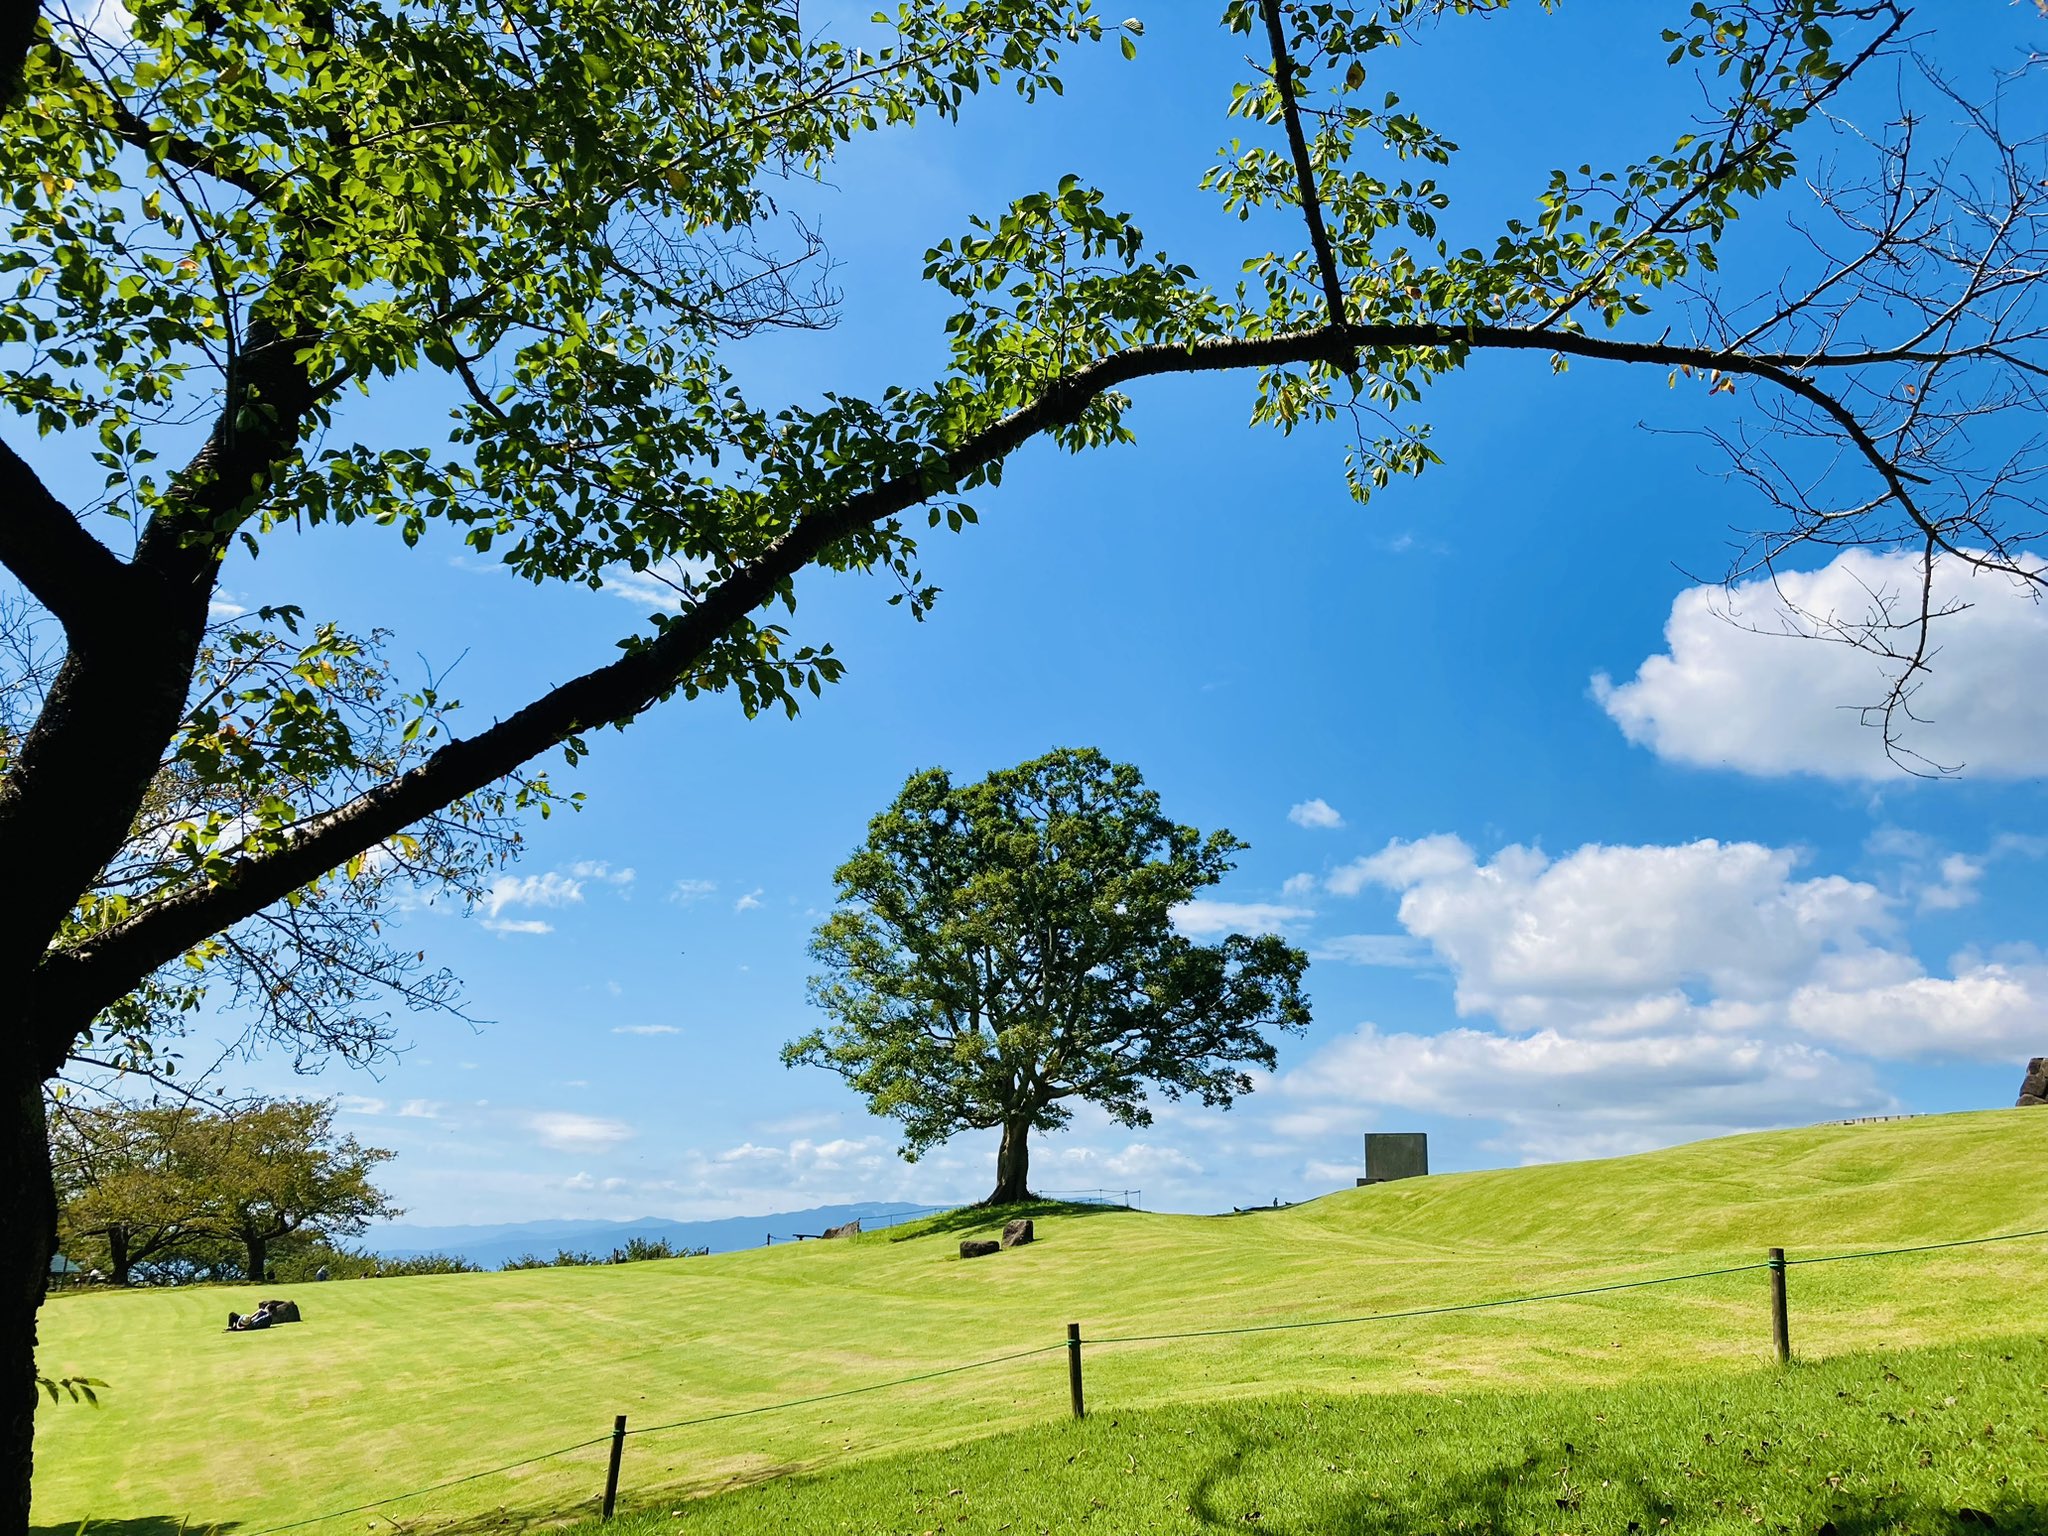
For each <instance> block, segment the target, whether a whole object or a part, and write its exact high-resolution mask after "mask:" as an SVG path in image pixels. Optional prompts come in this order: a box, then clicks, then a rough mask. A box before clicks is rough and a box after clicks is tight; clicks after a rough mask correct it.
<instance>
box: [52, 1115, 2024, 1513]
mask: <svg viewBox="0 0 2048 1536" xmlns="http://www.w3.org/2000/svg"><path fill="white" fill-rule="evenodd" d="M2044 1168H2048V1113H2042V1112H2040V1111H2035V1110H2011V1111H1999V1112H1992V1113H1984V1114H1972V1115H1955V1116H1943V1117H1932V1118H1927V1119H1920V1120H1912V1121H1904V1122H1895V1123H1887V1124H1878V1125H1864V1126H1826V1127H1815V1128H1812V1129H1808V1130H1800V1131H1786V1132H1774V1133H1769V1134H1764V1135H1756V1136H1743V1137H1733V1138H1729V1139H1726V1140H1720V1141H1713V1142H1704V1143H1698V1144H1695V1145H1692V1146H1686V1147H1679V1148H1674V1149H1672V1150H1669V1151H1665V1152H1659V1153H1653V1154H1648V1155H1645V1156H1640V1157H1632V1158H1622V1159H1615V1160H1611V1161H1605V1162H1595V1163H1578V1164H1568V1165H1558V1166H1552V1167H1544V1168H1535V1169H1518V1170H1510V1171H1503V1172H1495V1173H1482V1174H1463V1175H1451V1176H1441V1177H1436V1178H1431V1179H1427V1180H1419V1181H1413V1182H1410V1183H1405V1184H1397V1185H1387V1186H1381V1187H1378V1188H1374V1189H1364V1190H1347V1191H1344V1192H1341V1193H1338V1194H1335V1195H1332V1196H1329V1197H1327V1198H1325V1199H1322V1200H1318V1201H1315V1202H1312V1203H1310V1204H1308V1205H1304V1206H1298V1207H1295V1208H1293V1209H1290V1210H1284V1211H1273V1212H1263V1213H1258V1214H1252V1215H1246V1216H1234V1217H1206V1218H1204V1217H1178V1216H1154V1215H1145V1214H1136V1213H1124V1212H1105V1213H1101V1214H1092V1215H1078V1214H1076V1215H1064V1216H1063V1215H1054V1216H1051V1217H1049V1218H1047V1219H1045V1220H1044V1221H1042V1222H1041V1224H1040V1241H1039V1242H1037V1243H1036V1244H1034V1245H1032V1246H1030V1247H1028V1248H1023V1249H1018V1250H1013V1251H1011V1252H1007V1253H1003V1254H1000V1255H998V1256H996V1257H993V1258H988V1259H980V1260H974V1261H971V1262H962V1261H961V1260H959V1259H958V1258H957V1257H956V1256H955V1254H956V1246H957V1240H958V1238H959V1236H960V1235H961V1232H960V1231H959V1230H958V1229H954V1230H946V1231H942V1232H935V1233H932V1234H930V1235H927V1236H924V1237H918V1238H913V1239H911V1240H908V1241H903V1242H892V1241H889V1240H888V1239H887V1236H886V1235H876V1236H873V1237H869V1238H866V1239H863V1240H861V1241H859V1242H851V1243H806V1244H803V1245H801V1246H788V1247H777V1248H772V1249H766V1250H760V1251H755V1252H749V1253H739V1254H727V1255H721V1256H718V1257H715V1258H708V1259H690V1260H680V1261H675V1262H669V1263H655V1264H643V1265H628V1266H619V1267H606V1268H600V1269H584V1270H533V1271H521V1272H516V1273H511V1274H493V1275H473V1276H447V1277H428V1278H420V1279H410V1280H390V1281H357V1282H348V1283H335V1284H330V1285H326V1286H305V1287H299V1288H297V1289H296V1290H295V1291H294V1292H293V1294H294V1295H295V1297H296V1299H298V1300H299V1301H300V1302H301V1303H302V1304H303V1306H304V1307H305V1311H306V1315H307V1321H306V1322H305V1323H304V1324H302V1325H299V1326H297V1327H287V1328H282V1329H276V1330H273V1331H271V1332H269V1333H267V1334H256V1335H248V1336H231V1335H227V1334H224V1333H221V1332H220V1331H219V1329H220V1327H221V1324H222V1322H223V1320H224V1318H225V1314H226V1312H227V1310H228V1308H229V1307H230V1306H240V1305H242V1304H243V1303H245V1302H246V1301H247V1300H248V1298H249V1296H250V1292H248V1291H246V1290H231V1289H202V1290H191V1291H180V1292H149V1293H129V1294H121V1295H111V1294H101V1295H81V1296H75V1297H65V1298H60V1299H58V1300H57V1301H55V1302H53V1303H52V1304H51V1305H50V1306H49V1307H48V1308H47V1309H46V1310H45V1313H44V1318H43V1330H42V1332H43V1348H42V1352H41V1359H42V1363H43V1367H44V1369H45V1371H47V1372H48V1373H50V1374H53V1375H63V1374H70V1373H84V1374H89V1375H93V1376H98V1377H101V1378H104V1379H105V1380H107V1381H108V1382H109V1383H110V1386H109V1389H108V1390H107V1391H106V1392H105V1393H103V1394H102V1396H103V1399H104V1402H105V1407H104V1408H102V1409H101V1410H99V1411H97V1412H94V1411H93V1410H90V1409H86V1408H82V1407H76V1406H73V1405H70V1404H63V1405H59V1406H56V1407H52V1408H48V1409H46V1410H45V1411H44V1413H43V1415H42V1419H41V1424H40V1433H39V1438H38V1445H37V1457H38V1475H37V1505H36V1517H37V1520H38V1522H39V1523H42V1524H47V1525H49V1526H52V1527H63V1528H65V1529H67V1530H75V1529H76V1527H77V1525H78V1523H79V1522H80V1521H81V1520H84V1519H87V1518H91V1519H94V1520H107V1521H115V1520H129V1521H148V1520H153V1519H157V1518H162V1519H165V1520H168V1521H170V1522H173V1528H175V1523H176V1522H179V1521H190V1522H192V1523H194V1524H202V1525H203V1524H209V1523H215V1522H235V1523H236V1524H238V1525H239V1527H240V1528H241V1529H242V1530H243V1531H245V1532H254V1531H256V1530H260V1529H262V1528H264V1527H267V1526H269V1525H272V1524H276V1523H282V1522H286V1521H292V1520H297V1519H300V1518H302V1517H305V1516H310V1515H315V1514H319V1513H321V1512H323V1511H326V1510H330V1509H338V1508H342V1507H344V1506H348V1505H352V1504H357V1503H361V1502H364V1501H367V1500H371V1499H377V1498H381V1497H382V1496H384V1495H386V1494H390V1493H397V1492H401V1491H403V1490H406V1489H408V1488H416V1487H421V1486H424V1485H426V1484H429V1483H434V1482H437V1481H441V1480H443V1479H447V1478H451V1477H456V1476H460V1475H462V1474H464V1473H468V1472H470V1471H473V1470H476V1469H478V1468H481V1467H487V1466H491V1465H493V1464H495V1463H499V1462H509V1461H513V1460H515V1459H517V1458H520V1457H524V1456H530V1455H533V1454H536V1453H538V1452H542V1451H547V1450H550V1449H553V1448H555V1447H558V1446H562V1445H566V1444H569V1443H571V1442H573V1441H578V1440H582V1439H585V1438H588V1437H591V1436H597V1435H601V1434H603V1433H604V1432H605V1431H606V1430H607V1429H608V1428H609V1427H610V1424H611V1417H612V1415H613V1414H614V1413H619V1412H623V1413H626V1414H628V1415H629V1417H630V1421H631V1423H632V1425H633V1426H634V1427H636V1428H637V1427H641V1426H647V1425H652V1424H658V1423H663V1422H667V1421H669V1420H674V1419H683V1418H692V1417H696V1416H699V1415H704V1414H712V1413H718V1412H722V1411H727V1410H732V1409H741V1408H748V1407H753V1406H757V1405H762V1404H767V1403H773V1402H777V1401H779V1400H783V1399H788V1398H797V1397H804V1396H809V1395H813V1394H819V1393H826V1392H832V1391H835V1390H840V1389H844V1388H848V1387H855V1386H860V1385H863V1384H865V1383H869V1382H874V1381H879V1380H883V1379H887V1378H890V1377H894V1376H900V1375H910V1374H913V1373H916V1372H919V1371H925V1370H931V1369H935V1368H938V1367H942V1366H949V1365H954V1364H957V1363H960V1362H964V1361H970V1360H976V1359H981V1358H985V1357H989V1356H995V1355H1002V1354H1006V1353H1009V1352H1012V1351H1017V1350H1023V1349H1031V1348H1034V1347H1037V1346H1043V1345H1052V1344H1056V1343H1057V1342H1058V1341H1059V1340H1060V1339H1061V1338H1062V1337H1063V1336H1064V1326H1065V1324H1066V1323H1067V1322H1068V1321H1069V1320H1075V1321H1078V1322H1080V1323H1081V1324H1082V1325H1083V1328H1084V1330H1085V1331H1086V1333H1087V1334H1088V1335H1089V1336H1091V1337H1094V1338H1107V1337H1109V1336H1112V1335H1120V1334H1156V1333H1163V1332H1173V1331H1181V1330H1186V1329H1198V1328H1219V1327H1236V1326H1243V1325H1247V1324H1259V1323H1273V1322H1291V1321H1298V1320H1306V1319H1315V1318H1325V1317H1342V1316H1350V1315H1355V1314H1360V1313H1373V1312H1388V1311H1400V1310H1407V1309H1412V1308H1421V1307H1430V1306H1443V1305H1455V1304H1460V1303H1468V1302H1475V1301H1486V1300H1491V1299H1494V1298H1500V1297H1509V1296H1516V1295H1523V1294H1528V1293H1532V1292H1547V1291H1559V1290H1568V1289H1572V1288H1575V1287H1579V1286H1586V1285H1597V1284H1600V1283H1603V1282H1609V1281H1614V1280H1627V1279H1639V1278H1647V1277H1651V1276H1658V1275H1665V1274H1677V1273H1683V1272H1687V1271H1693V1270H1704V1269H1713V1268H1718V1267H1722V1266H1725V1265H1733V1264H1743V1263H1750V1262H1754V1261H1755V1260H1757V1259H1759V1258H1760V1257H1761V1256H1762V1253H1763V1250H1764V1249H1765V1248H1766V1247H1768V1246H1770V1245H1772V1244H1778V1245H1782V1246H1784V1247H1786V1248H1787V1249H1789V1250H1791V1252H1792V1254H1793V1256H1794V1257H1795V1258H1797V1257H1799V1256H1800V1255H1802V1254H1808V1255H1811V1254H1820V1253H1827V1252H1837V1251H1841V1250H1844V1249H1854V1248H1864V1247H1890V1246H1898V1245H1906V1244H1912V1243H1923V1242H1934V1241H1942V1240H1947V1239H1953V1238H1966V1237H1978V1236H1988V1235H1991V1234H1994V1233H2000V1232H2009V1231H2017V1230H2022V1229H2034V1228H2048V1180H2043V1178H2042V1177H2041V1174H2042V1171H2043V1169H2044ZM1792 1293H1793V1317H1792V1325H1793V1337H1794V1343H1795V1346H1796V1348H1797V1349H1798V1350H1799V1351H1800V1352H1801V1353H1802V1354H1803V1355H1805V1356H1807V1357H1809V1358H1819V1357H1823V1356H1834V1355H1841V1354H1845V1353H1848V1352H1851V1351H1855V1350H1867V1349H1871V1348H1877V1347H1883V1348H1893V1347H1897V1348H1906V1347H1912V1346H1917V1345H1925V1344H1936V1343H1951V1342H1955V1341H1959V1340H1968V1339H1973V1338H1990V1337H1995V1336H2000V1335H2006V1334H2011V1333H2013V1332H2014V1331H2015V1330H2023V1329H2025V1328H2026V1327H2027V1326H2028V1324H2029V1322H2031V1321H2034V1320H2035V1319H2036V1318H2037V1316H2038V1308H2039V1297H2040V1296H2041V1295H2042V1294H2044V1293H2048V1240H2044V1241H2031V1242H2021V1243H2010V1244H2000V1245H1992V1246H1987V1247H1977V1248H1962V1249H1953V1250H1948V1251H1945V1252H1938V1253H1931V1254H1922V1255H1915V1256H1905V1257H1897V1258H1888V1259H1878V1260H1872V1261H1868V1262H1860V1263H1844V1264H1828V1265H1816V1266H1813V1267H1811V1268H1801V1269H1797V1270H1795V1271H1794V1272H1793V1275H1792ZM1768 1346H1769V1326H1768V1316H1767V1312H1766V1310H1765V1281H1764V1277H1763V1276H1762V1275H1761V1274H1759V1273H1755V1272H1750V1273H1744V1274H1736V1275H1728V1276H1723V1277H1720V1278H1716V1279H1706V1280H1698V1281H1689V1282H1685V1283H1682V1284H1674V1285H1669V1286H1657V1287H1653V1288H1649V1289H1645V1290H1635V1291H1623V1292H1619V1293H1614V1294H1608V1295H1593V1296H1586V1297H1580V1298H1574V1299H1571V1300H1564V1301H1551V1302H1543V1303H1540V1304H1537V1305H1532V1306H1527V1307H1517V1308H1511V1309H1507V1310H1502V1311H1492V1312H1473V1313H1461V1314H1452V1315H1449V1316H1438V1317H1425V1318H1415V1319H1409V1320H1404V1321H1396V1322H1382V1323H1365V1324H1360V1325H1357V1326H1352V1327H1344V1328H1330V1329H1303V1330H1299V1331H1290V1332H1283V1333H1270V1334H1256V1333H1254V1334H1239V1335H1231V1336H1225V1337H1220V1338H1213V1339H1202V1340H1183V1341H1173V1342H1157V1343H1142V1344H1124V1345H1100V1346H1095V1347H1091V1348H1090V1349H1089V1351H1088V1352H1087V1382H1088V1393H1089V1400H1090V1404H1091V1406H1092V1407H1094V1408H1097V1409H1099V1410H1102V1411H1103V1412H1105V1413H1107V1414H1110V1415H1113V1414H1114V1413H1115V1412H1116V1411H1117V1410H1122V1409H1132V1408H1138V1407H1142V1406H1146V1405H1159V1404H1165V1403H1172V1402H1181V1401H1186V1400H1190V1399H1203V1398H1223V1397H1245V1396H1251V1395H1257V1394H1272V1393H1275V1392H1302V1391H1310V1392H1315V1393H1320V1394H1330V1395H1334V1394H1337V1393H1349V1392H1362V1391H1371V1392H1397V1391H1402V1390H1404V1389H1417V1388H1419V1389H1426V1390H1431V1391H1452V1392H1459V1393H1464V1392H1472V1391H1478V1390H1496V1389H1519V1388H1527V1387H1537V1386H1544V1387H1554V1386H1570V1385H1582V1386H1604V1385H1611V1384H1615V1383H1621V1382H1625V1381H1630V1380H1635V1379H1641V1378H1663V1379H1666V1380H1670V1379H1674V1378H1701V1377H1704V1376H1710V1375H1714V1374H1717V1373H1725V1372H1729V1371H1736V1370H1741V1369H1744V1368H1746V1367H1748V1366H1750V1365H1753V1364H1754V1363H1756V1362H1757V1361H1758V1360H1759V1359H1761V1358H1762V1357H1763V1355H1764V1354H1765V1352H1766V1351H1767V1350H1768ZM1065 1406H1066V1374H1065V1362H1064V1359H1063V1356H1062V1355H1061V1353H1059V1352H1058V1351H1054V1352H1052V1353H1047V1354H1043V1355H1039V1356H1036V1357H1033V1358H1030V1359H1025V1360H1021V1361H1016V1362H1013V1363H1010V1364H1007V1365H1002V1366H998V1367H994V1368H992V1369H990V1370H987V1371H976V1372H966V1373H962V1374H958V1375H951V1376H944V1377H940V1378H937V1379H934V1380H931V1381H927V1382H923V1383H920V1384H918V1385H915V1386H912V1387H905V1388H901V1389H896V1390H892V1391H887V1392H877V1393H873V1394H869V1395H864V1396H856V1397H849V1398H844V1399H840V1400H837V1401H833V1402H827V1403H821V1404H816V1405H813V1406H810V1407H805V1408H796V1409H791V1410H787V1411H782V1412H776V1413H768V1414H761V1415H759V1416H753V1417H743V1418H734V1419H728V1420H725V1421H723V1422H719V1423H712V1424H706V1425H702V1426H699V1427H695V1428H690V1429H683V1430H677V1431H674V1432H672V1433H667V1434H662V1435H650V1436H648V1437H647V1438H645V1439H639V1438H635V1439H633V1440H631V1441H629V1444H628V1449H627V1457H626V1475H625V1486H626V1489H627V1495H628V1498H629V1500H630V1501H632V1502H635V1503H639V1502H644V1501H645V1500H647V1499H648V1498H650V1497H651V1496H653V1495H654V1494H655V1493H657V1492H661V1493H667V1492H674V1493H676V1494H678V1495H680V1494H685V1493H700V1492H705V1491H710V1490H714V1489H719V1488H727V1487H732V1486H736V1485H740V1484H745V1483H748V1482H752V1481H758V1480H762V1479H765V1478H768V1477H773V1476H777V1475H779V1474H783V1473H787V1472H790V1471H794V1470H799V1469H803V1468H807V1467H816V1466H822V1465H828V1464H832V1463H836V1462H838V1461H842V1460H845V1459H847V1458H851V1457H862V1456H872V1455H875V1454H878V1453H882V1452H892V1451H903V1450H916V1449H918V1448H921V1447H930V1446H934V1445H940V1444H948V1443H954V1442H960V1441H965V1440H969V1439H973V1438H975V1437H978V1436H983V1435H987V1434H989V1433H991V1432H994V1431H998V1430H1003V1429H1009V1428H1014V1427H1018V1426H1024V1425H1030V1424H1035V1423H1040V1422H1042V1421H1046V1420H1049V1419H1052V1418H1054V1417H1055V1416H1057V1415H1058V1414H1060V1413H1062V1412H1064V1411H1065ZM603 1454H604V1453H603V1448H602V1447H592V1448H590V1449H588V1450H585V1451H582V1452H580V1453H578V1454H575V1455H572V1456H568V1457H563V1458H559V1459H555V1460H549V1461H542V1462H538V1463H536V1464H534V1465H532V1466H529V1467H526V1468H522V1469H520V1470H518V1471H516V1472H512V1473H508V1474H505V1475H502V1476H494V1477H488V1478H482V1479H479V1480H477V1481H474V1482H470V1483H465V1484H463V1485H461V1486H458V1487H455V1488H451V1489H448V1490H446V1491H444V1492H441V1493H438V1494H434V1495H431V1496H428V1497H425V1498H422V1499H418V1500H413V1501H409V1502H406V1503H403V1504H398V1505H394V1506H391V1507H390V1508H389V1509H388V1510H387V1511H381V1512H380V1516H381V1514H385V1513H388V1514H390V1515H393V1516H396V1517H398V1518H400V1519H402V1520H404V1521H406V1522H407V1523H408V1524H409V1525H412V1526H414V1527H416V1528H419V1527H431V1526H433V1525H434V1524H436V1523H439V1522H441V1521H444V1520H449V1519H455V1518H471V1517H476V1518H495V1515H496V1512H497V1511H499V1510H504V1511H506V1512H508V1513H509V1514H510V1515H512V1516H513V1517H514V1518H517V1517H521V1516H525V1515H533V1514H562V1513H574V1512H576V1511H578V1510H579V1509H580V1510H586V1511H587V1510H588V1509H589V1508H590V1506H591V1501H592V1498H593V1496H594V1495H595V1493H596V1492H597V1490H598V1487H599V1486H600V1483H601V1479H602V1468H603ZM368 1519H369V1516H367V1515H356V1516H353V1517H352V1520H351V1521H350V1522H343V1523H341V1524H337V1525H335V1526H332V1527H326V1528H323V1529H331V1530H337V1531H338V1530H343V1529H347V1528H348V1526H349V1525H350V1524H353V1525H354V1528H355V1529H357V1530H361V1529H363V1528H364V1522H366V1521H367V1520H368ZM380 1523H381V1522H380ZM130 1530H131V1532H132V1533H135V1536H139V1532H140V1528H137V1527H131V1528H130Z"/></svg>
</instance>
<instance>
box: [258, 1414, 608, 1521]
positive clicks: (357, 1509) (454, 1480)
mask: <svg viewBox="0 0 2048 1536" xmlns="http://www.w3.org/2000/svg"><path fill="white" fill-rule="evenodd" d="M609 1439H611V1436H610V1435H608V1434H606V1435H599V1436H597V1437H596V1438H595V1439H591V1440H579V1441H577V1442H576V1443H575V1444H574V1445H565V1446H563V1447H562V1448H561V1449H560V1450H558V1451H542V1452H541V1453H540V1454H539V1455H538V1456H528V1457H525V1458H523V1459H522V1460H519V1461H508V1462H506V1463H505V1465H503V1466H502V1467H486V1468H485V1469H484V1470H483V1471H481V1472H470V1473H467V1474H465V1475H464V1476H462V1477H451V1478H449V1479H448V1481H446V1482H445V1483H431V1484H429V1485H428V1486H427V1487H425V1488H415V1489H413V1490H412V1491H411V1492H410V1493H394V1494H392V1495H391V1496H390V1497H388V1498H382V1499H372V1500H370V1502H369V1503H367V1504H357V1505H354V1506H352V1507H351V1508H348V1509H337V1510H333V1511H330V1512H329V1513H327V1514H324V1515H308V1516H307V1517H306V1518H305V1519H303V1520H291V1521H287V1522H286V1523H285V1524H283V1525H266V1526H265V1527H264V1528H263V1529H262V1530H260V1531H248V1532H245V1533H243V1536H273V1533H274V1532H277V1531H295V1530H297V1529H298V1528H299V1527H300V1526H302V1525H319V1524H320V1523H322V1522H323V1521H327V1520H339V1519H340V1518H341V1517H342V1516H343V1515H360V1514H361V1513H363V1511H364V1510H367V1509H382V1508H383V1507H384V1506H385V1505H386V1504H397V1503H399V1502H401V1501H402V1500H405V1499H416V1498H418V1497H419V1496H420V1495H421V1494H424V1493H439V1492H440V1491H441V1490H442V1489H444V1488H459V1487H461V1486H462V1484H464V1483H473V1482H476V1481H477V1480H479V1479H480V1478H486V1477H496V1476H497V1475H498V1474H499V1473H500V1472H512V1471H516V1470H517V1469H519V1468H520V1467H530V1466H532V1465H533V1464H534V1463H535V1462H537V1461H552V1460H554V1458H555V1457H557V1456H566V1455H568V1454H569V1453H570V1452H571V1451H585V1450H588V1449H590V1447H591V1446H593V1445H602V1444H604V1443H605V1442H606V1441H607V1440H609Z"/></svg>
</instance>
